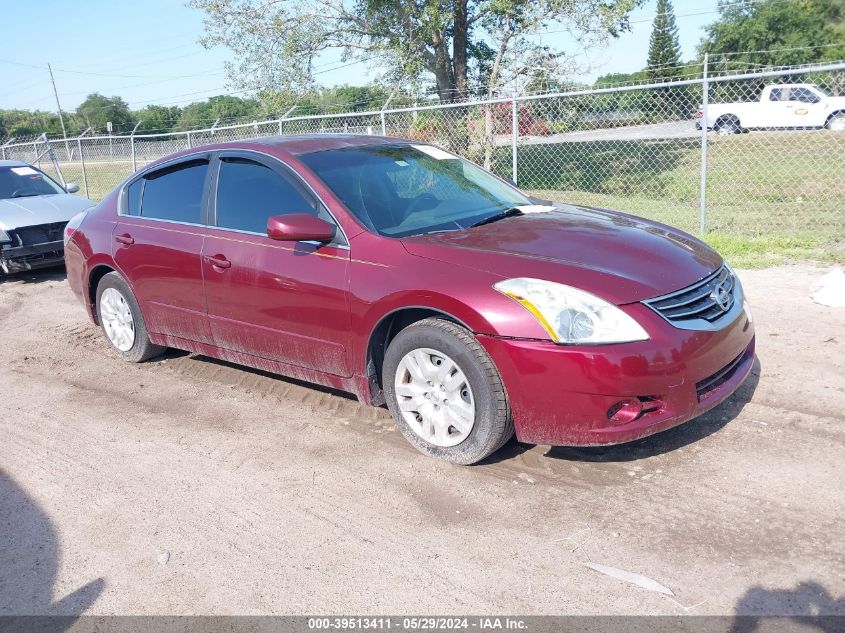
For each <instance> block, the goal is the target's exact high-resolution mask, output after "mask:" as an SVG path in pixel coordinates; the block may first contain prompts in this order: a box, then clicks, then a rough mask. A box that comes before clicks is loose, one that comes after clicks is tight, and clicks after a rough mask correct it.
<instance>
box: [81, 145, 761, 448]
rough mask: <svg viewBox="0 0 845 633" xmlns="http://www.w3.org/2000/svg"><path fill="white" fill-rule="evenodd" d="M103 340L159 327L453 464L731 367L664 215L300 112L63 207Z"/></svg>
mask: <svg viewBox="0 0 845 633" xmlns="http://www.w3.org/2000/svg"><path fill="white" fill-rule="evenodd" d="M66 241H67V246H66V250H65V258H66V262H67V270H68V279H69V282H70V286H71V288H72V289H73V291H74V292H75V293H76V294H77V295H78V297H79V299H80V300H81V301H82V303H83V304H84V305H85V307H86V309H87V310H88V314H89V315H90V317H91V318H92V319H93V320H94V322H96V323H99V324H100V326H101V327H102V329H103V332H104V333H105V335H106V339H107V340H108V342H109V344H110V346H111V347H112V349H113V350H114V351H115V352H117V353H118V354H119V355H121V356H122V357H124V358H125V359H126V360H128V361H132V362H141V361H144V360H147V359H149V358H152V357H154V356H156V355H158V354H161V353H162V351H163V350H164V349H165V348H166V347H175V348H180V349H183V350H188V351H191V352H195V353H198V354H204V355H206V356H211V357H214V358H220V359H224V360H227V361H232V362H235V363H240V364H243V365H249V366H251V367H256V368H259V369H263V370H267V371H271V372H276V373H279V374H284V375H286V376H291V377H294V378H298V379H303V380H307V381H310V382H314V383H319V384H322V385H327V386H330V387H334V388H336V389H341V390H345V391H348V392H351V393H353V394H355V395H356V396H357V397H358V398H359V399H361V400H362V401H364V402H367V403H370V404H373V405H380V404H383V403H385V402H386V403H387V406H388V407H389V408H390V411H391V412H392V413H393V416H394V417H395V419H396V424H397V426H398V428H399V430H400V431H401V432H402V433H403V434H404V436H405V437H406V438H407V439H408V440H409V441H410V442H411V443H412V444H413V445H414V446H416V447H417V448H418V449H420V450H421V451H423V452H425V453H428V454H430V455H434V456H436V457H440V458H442V459H446V460H449V461H452V462H455V463H460V464H470V463H474V462H477V461H479V460H482V459H484V458H485V457H487V456H488V455H490V454H491V453H493V452H494V451H496V450H497V449H498V448H499V447H501V446H502V445H503V444H504V443H505V442H507V441H508V439H509V438H510V437H511V436H512V435H513V434H514V431H515V432H516V436H517V438H518V439H519V440H521V441H526V442H535V443H543V444H566V445H582V446H587V445H603V444H615V443H620V442H626V441H630V440H633V439H636V438H639V437H642V436H645V435H649V434H651V433H655V432H658V431H662V430H664V429H667V428H670V427H672V426H675V425H678V424H680V423H682V422H684V421H686V420H689V419H690V418H693V417H695V416H697V415H699V414H701V413H702V412H704V411H706V410H707V409H709V408H711V407H713V406H715V405H716V404H718V403H719V402H721V401H722V400H724V399H725V398H726V397H728V396H729V395H730V394H731V393H733V392H734V391H735V390H736V389H737V387H738V386H739V385H740V384H741V383H742V381H743V380H744V379H745V378H746V377H747V376H748V374H749V372H750V371H751V366H752V363H753V359H754V327H753V325H752V323H751V314H750V312H749V310H748V306H747V303H746V302H745V300H744V298H743V292H742V287H741V285H740V283H739V279H738V278H737V277H736V276H735V275H734V273H733V271H732V270H731V269H730V268H729V267H728V265H727V264H726V263H725V262H724V261H723V260H722V258H721V257H720V256H719V255H718V254H717V253H716V252H714V251H713V250H711V249H710V248H709V247H707V246H706V245H705V244H703V243H702V242H700V241H698V240H697V239H695V238H694V237H692V236H690V235H688V234H686V233H683V232H682V231H679V230H676V229H672V228H670V227H668V226H665V225H662V224H657V223H655V222H650V221H647V220H644V219H641V218H637V217H633V216H630V215H626V214H622V213H615V212H610V211H604V210H598V209H590V208H584V207H576V206H569V205H561V204H549V203H541V202H540V201H537V200H534V199H532V198H530V197H529V196H528V195H526V194H524V193H522V192H521V191H519V190H518V189H516V188H515V187H513V186H511V185H510V184H509V183H507V182H505V181H503V180H501V179H499V178H497V177H496V176H493V175H492V174H490V173H488V172H486V171H484V170H483V169H481V168H480V167H478V166H476V165H474V164H472V163H470V162H468V161H466V160H463V159H461V158H459V157H457V156H454V155H452V154H450V153H448V152H445V151H443V150H441V149H439V148H437V147H434V146H431V145H424V144H415V143H413V142H411V141H404V140H400V139H394V138H383V137H367V136H349V135H313V136H300V137H280V138H271V139H262V140H255V141H243V142H235V143H226V144H220V145H210V146H206V147H199V148H194V149H191V150H188V151H185V152H182V153H180V154H176V155H173V156H170V157H167V158H165V159H162V160H160V161H158V162H156V163H154V164H152V165H149V166H147V167H146V168H144V169H142V170H140V171H139V172H137V173H136V174H134V175H133V176H132V177H130V178H129V179H128V180H127V181H126V182H124V183H123V184H122V185H120V186H119V187H118V188H117V189H115V190H114V191H113V192H112V193H110V194H109V195H108V196H107V197H106V198H105V199H104V200H103V201H102V202H101V203H100V204H99V205H98V206H97V207H95V208H94V209H92V210H90V211H88V212H86V213H84V214H80V215H79V216H77V217H76V218H74V220H73V221H72V222H71V223H70V224H69V225H68V229H67V232H66Z"/></svg>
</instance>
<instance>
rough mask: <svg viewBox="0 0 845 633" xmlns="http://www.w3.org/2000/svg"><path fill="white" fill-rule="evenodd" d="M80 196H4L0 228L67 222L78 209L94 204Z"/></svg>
mask: <svg viewBox="0 0 845 633" xmlns="http://www.w3.org/2000/svg"><path fill="white" fill-rule="evenodd" d="M94 204H96V203H94V202H92V201H91V200H89V199H88V198H83V197H82V196H74V195H72V194H69V193H58V194H56V195H49V196H32V197H31V198H6V199H2V200H0V229H3V230H10V229H15V228H18V227H21V226H34V225H36V224H52V223H54V222H67V221H68V220H70V219H71V218H72V217H73V216H74V215H76V214H77V213H79V212H80V211H84V210H85V209H88V208H90V207H93V206H94Z"/></svg>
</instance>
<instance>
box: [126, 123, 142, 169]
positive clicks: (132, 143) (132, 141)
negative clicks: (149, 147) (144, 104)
mask: <svg viewBox="0 0 845 633" xmlns="http://www.w3.org/2000/svg"><path fill="white" fill-rule="evenodd" d="M139 125H141V122H140V121H138V122H137V123H136V124H135V127H133V128H132V132H130V134H129V151H130V152H131V154H132V171H133V172H135V170H136V169H138V168H137V167H136V166H135V131H136V130H137V129H138V126H139Z"/></svg>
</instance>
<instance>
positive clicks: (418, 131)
mask: <svg viewBox="0 0 845 633" xmlns="http://www.w3.org/2000/svg"><path fill="white" fill-rule="evenodd" d="M797 83H809V84H815V85H817V86H818V87H819V88H820V89H821V90H822V93H828V94H830V95H840V94H843V93H845V62H841V63H834V64H826V65H819V66H806V67H799V68H792V69H784V70H771V71H762V72H755V73H745V74H740V75H737V74H734V75H727V74H724V73H722V74H713V75H710V76H707V75H703V76H702V77H699V78H694V79H686V80H681V81H673V82H671V83H660V84H649V85H632V86H618V87H610V88H602V89H594V90H583V91H572V92H566V93H558V94H551V95H536V96H525V97H517V98H515V99H514V98H501V99H493V100H488V101H480V102H478V101H476V102H471V103H460V104H448V105H433V106H422V107H416V108H402V109H391V110H381V111H370V112H354V113H346V114H330V115H319V116H302V117H295V116H291V117H288V118H283V119H279V120H274V121H265V122H261V123H258V122H256V123H251V124H246V125H236V126H227V127H217V128H210V129H205V130H194V131H190V132H180V133H173V134H158V135H143V134H136V135H132V136H82V137H79V138H72V139H68V140H67V141H65V140H63V139H50V140H49V142H47V141H46V137H45V138H44V139H43V140H41V141H36V142H29V143H24V144H17V145H5V146H2V147H0V158H3V159H19V160H24V161H27V162H34V163H36V164H38V166H39V167H41V168H42V169H44V170H45V171H47V172H48V173H51V174H52V175H54V176H56V177H58V178H60V179H63V180H65V181H66V182H71V181H74V182H78V183H79V184H80V186H81V187H82V191H83V193H85V194H86V195H88V196H89V197H90V198H92V199H94V200H99V199H101V198H102V197H103V196H105V194H106V193H108V191H110V190H111V189H112V188H113V187H115V186H116V185H117V184H119V183H120V182H121V181H123V180H124V179H125V178H126V177H127V176H129V175H130V174H131V173H133V172H134V171H135V170H136V169H138V168H140V167H143V166H144V165H146V164H148V163H150V162H152V161H154V160H156V159H158V158H161V157H163V156H166V155H168V154H170V153H173V152H175V151H178V150H182V149H186V148H190V147H197V146H199V145H203V144H206V143H212V142H214V143H218V142H225V141H233V140H239V139H248V138H255V137H263V136H273V135H279V134H303V133H330V132H342V133H354V134H387V135H390V136H399V137H405V138H411V139H417V140H420V141H425V142H431V143H435V144H438V145H440V146H442V147H445V148H447V149H450V150H452V151H453V152H455V153H458V154H460V155H462V156H465V157H467V158H469V159H470V160H473V161H475V162H477V163H479V164H481V165H483V166H485V167H488V168H489V169H491V170H492V171H493V172H495V173H496V174H498V175H500V176H502V177H505V178H509V179H512V180H514V181H516V182H517V183H518V184H519V186H520V188H522V189H524V190H527V191H529V192H531V193H533V194H535V195H537V196H539V197H543V198H547V199H555V200H561V201H566V202H572V203H577V204H585V205H591V206H597V207H604V208H610V209H617V210H624V211H628V212H630V213H634V214H636V215H641V216H644V217H648V218H652V219H656V220H659V221H662V222H666V223H668V224H672V225H674V226H678V227H680V228H683V229H685V230H687V231H690V232H693V233H698V234H705V236H706V237H707V238H708V239H710V240H711V241H714V240H715V241H720V240H721V241H722V242H724V240H728V241H729V240H732V239H738V240H745V241H746V242H748V241H749V240H750V241H751V242H753V241H754V240H755V239H757V238H761V237H765V239H766V240H767V243H772V241H775V242H777V241H781V242H786V243H790V244H796V245H802V246H807V247H810V248H817V247H823V248H825V247H831V248H840V249H841V242H842V241H843V240H845V130H842V129H836V128H837V127H838V125H837V124H838V121H837V122H834V124H832V125H831V124H828V127H816V126H811V125H808V123H811V122H812V121H811V120H810V118H811V117H815V118H816V119H818V115H819V112H820V111H821V109H823V108H828V109H827V110H826V111H825V112H826V114H825V116H829V114H832V113H833V111H834V110H832V109H831V104H834V103H835V102H834V101H831V100H830V99H829V98H827V97H825V98H824V99H823V100H822V101H821V102H819V103H812V98H810V99H807V98H805V97H806V95H803V96H802V94H803V93H801V92H799V91H795V90H794V89H793V91H792V97H791V100H787V99H786V97H787V96H788V95H789V93H788V92H786V91H784V93H783V95H784V101H783V102H781V103H777V104H774V106H773V105H772V104H771V103H762V104H759V107H761V108H762V107H765V108H768V110H767V111H769V112H773V110H772V108H773V107H782V108H787V109H789V110H788V111H789V113H790V115H792V116H794V120H795V121H797V123H795V124H794V125H793V126H792V128H791V129H764V130H756V131H751V132H748V133H736V134H734V133H731V132H733V131H734V129H733V128H732V127H731V126H730V125H727V123H728V122H731V119H730V118H727V119H725V118H724V117H723V118H722V119H720V120H719V121H718V122H717V124H716V127H718V128H719V129H718V130H715V133H714V131H711V132H710V133H709V134H708V133H706V132H703V131H699V130H697V129H696V122H697V121H699V120H701V119H699V118H697V114H699V113H700V111H701V110H702V105H703V104H705V105H704V106H703V108H704V109H705V110H707V109H709V112H710V113H711V117H710V118H708V120H711V119H712V114H720V113H726V114H729V110H730V109H731V108H732V107H736V106H727V105H726V104H736V103H742V104H744V105H743V106H742V107H744V108H745V110H743V112H745V111H747V108H748V105H749V104H751V103H753V102H758V103H759V101H760V96H761V94H762V93H763V90H764V87H765V86H766V85H771V84H777V85H782V86H786V85H790V84H797ZM777 94H778V95H780V94H781V93H777ZM705 95H706V97H707V99H706V100H705V99H704V96H705ZM752 107H754V106H752ZM738 111H739V110H738ZM785 111H786V110H785ZM749 116H750V115H749ZM745 117H746V115H745V114H743V115H741V118H745ZM782 119H783V117H781V120H782ZM742 123H743V121H742V120H741V119H740V120H739V121H738V124H739V125H738V126H737V127H740V126H742ZM824 123H828V121H827V120H824V119H823V120H822V124H824ZM772 124H773V125H775V124H777V125H780V124H781V123H780V122H778V121H774V120H773V121H772ZM50 149H51V150H52V152H53V154H54V155H55V158H56V161H55V162H53V161H52V160H51V159H50V152H49V151H48V150H50ZM56 165H57V166H58V168H59V170H60V172H61V173H60V174H59V173H57V171H56ZM837 244H839V246H837Z"/></svg>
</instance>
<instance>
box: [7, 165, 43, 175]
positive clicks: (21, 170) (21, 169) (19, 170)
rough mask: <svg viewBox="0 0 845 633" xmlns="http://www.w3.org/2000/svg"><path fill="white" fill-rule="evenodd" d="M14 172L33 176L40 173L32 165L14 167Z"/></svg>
mask: <svg viewBox="0 0 845 633" xmlns="http://www.w3.org/2000/svg"><path fill="white" fill-rule="evenodd" d="M12 172H13V173H15V174H17V175H18V176H32V175H34V174H37V173H38V172H37V171H35V170H34V169H33V168H32V167H12Z"/></svg>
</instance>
